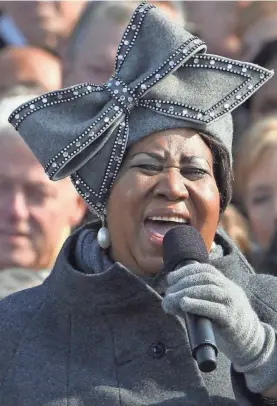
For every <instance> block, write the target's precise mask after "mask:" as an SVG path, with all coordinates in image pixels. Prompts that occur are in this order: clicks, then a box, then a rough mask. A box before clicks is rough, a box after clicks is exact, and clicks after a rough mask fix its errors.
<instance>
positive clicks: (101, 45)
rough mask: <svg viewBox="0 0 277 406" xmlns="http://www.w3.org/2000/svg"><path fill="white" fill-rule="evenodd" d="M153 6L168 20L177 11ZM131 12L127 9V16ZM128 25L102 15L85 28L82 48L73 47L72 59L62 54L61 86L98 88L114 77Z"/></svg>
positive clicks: (162, 3) (161, 6)
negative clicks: (92, 86) (84, 84)
mask: <svg viewBox="0 0 277 406" xmlns="http://www.w3.org/2000/svg"><path fill="white" fill-rule="evenodd" d="M136 5H137V4H134V7H133V9H135V7H136ZM156 5H157V6H158V7H159V8H160V9H161V10H162V11H163V12H164V13H165V14H167V16H168V17H169V18H170V19H172V20H174V19H176V11H175V9H173V8H172V7H171V6H170V5H169V4H167V3H166V2H159V3H158V4H156ZM133 9H130V17H131V14H132V10H133ZM128 22H129V21H126V23H124V24H123V23H118V22H116V21H114V20H112V19H111V18H109V17H108V16H101V18H98V19H95V20H93V22H91V24H89V25H88V26H87V27H85V29H84V33H83V36H82V39H80V41H81V46H76V51H75V53H74V58H70V57H69V58H68V57H67V55H65V57H64V59H63V85H64V86H72V85H75V84H77V83H83V82H92V83H94V84H96V85H101V84H102V83H104V82H106V81H107V80H108V79H109V78H110V77H111V76H112V75H113V74H114V63H115V57H116V52H117V48H118V45H119V43H120V41H121V39H122V36H123V33H124V31H125V29H126V26H127V23H128Z"/></svg>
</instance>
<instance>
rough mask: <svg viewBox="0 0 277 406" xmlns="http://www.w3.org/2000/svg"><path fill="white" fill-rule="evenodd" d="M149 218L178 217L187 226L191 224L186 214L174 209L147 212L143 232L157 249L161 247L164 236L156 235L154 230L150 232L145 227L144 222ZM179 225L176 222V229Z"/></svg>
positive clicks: (157, 209) (158, 209)
mask: <svg viewBox="0 0 277 406" xmlns="http://www.w3.org/2000/svg"><path fill="white" fill-rule="evenodd" d="M149 217H179V218H180V219H183V220H185V221H186V222H187V224H190V222H191V221H190V216H189V213H188V212H184V211H180V210H177V209H174V208H156V209H151V210H149V211H148V212H147V214H146V216H145V217H144V220H143V224H144V232H145V234H146V235H147V238H148V239H149V240H150V242H151V243H153V244H155V245H157V246H159V247H161V246H162V244H163V238H164V235H162V234H159V233H156V232H155V231H154V230H150V229H148V228H147V227H146V226H145V222H146V221H147V219H149ZM180 224H181V223H177V222H176V227H177V226H179V225H180Z"/></svg>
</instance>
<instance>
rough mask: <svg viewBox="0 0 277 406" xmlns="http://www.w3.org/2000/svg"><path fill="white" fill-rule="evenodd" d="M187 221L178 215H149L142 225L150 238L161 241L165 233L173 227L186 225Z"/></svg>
mask: <svg viewBox="0 0 277 406" xmlns="http://www.w3.org/2000/svg"><path fill="white" fill-rule="evenodd" d="M188 224H189V221H188V220H185V219H184V218H181V217H179V216H151V217H147V218H146V219H145V221H144V226H145V229H146V231H147V232H148V234H149V235H150V238H151V239H152V240H153V239H154V240H159V242H160V243H161V242H162V240H163V237H164V236H165V234H166V233H167V232H168V231H169V230H171V229H172V228H173V227H176V226H179V225H188Z"/></svg>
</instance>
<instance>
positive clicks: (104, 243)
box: [97, 219, 111, 250]
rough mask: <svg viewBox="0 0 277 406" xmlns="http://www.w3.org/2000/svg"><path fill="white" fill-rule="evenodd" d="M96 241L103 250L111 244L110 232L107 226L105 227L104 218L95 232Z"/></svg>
mask: <svg viewBox="0 0 277 406" xmlns="http://www.w3.org/2000/svg"><path fill="white" fill-rule="evenodd" d="M97 242H98V244H99V245H100V247H101V248H103V250H106V249H107V248H109V246H110V245H111V238H110V233H109V230H108V229H107V227H105V222H104V219H102V227H101V228H100V230H99V231H98V233H97Z"/></svg>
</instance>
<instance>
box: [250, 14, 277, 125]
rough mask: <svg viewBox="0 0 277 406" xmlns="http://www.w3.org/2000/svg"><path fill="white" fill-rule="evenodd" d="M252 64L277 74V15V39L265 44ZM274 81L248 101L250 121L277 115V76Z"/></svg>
mask: <svg viewBox="0 0 277 406" xmlns="http://www.w3.org/2000/svg"><path fill="white" fill-rule="evenodd" d="M252 62H253V63H255V64H258V65H259V64H262V65H263V66H265V67H266V68H267V69H270V70H273V71H275V72H277V15H276V39H274V40H273V41H270V42H268V43H266V44H264V45H263V46H262V48H261V49H260V51H259V53H258V54H257V55H256V56H255V58H254V59H253V61H252ZM272 79H273V80H272V83H271V84H270V86H269V85H268V84H266V85H265V86H264V87H263V88H262V89H261V92H258V93H257V94H255V95H254V97H253V98H252V99H251V100H248V103H247V104H246V107H247V109H248V113H249V119H250V120H253V121H256V120H259V119H261V118H263V117H265V116H268V115H273V114H276V115H277V75H274V77H273V78H272Z"/></svg>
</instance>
